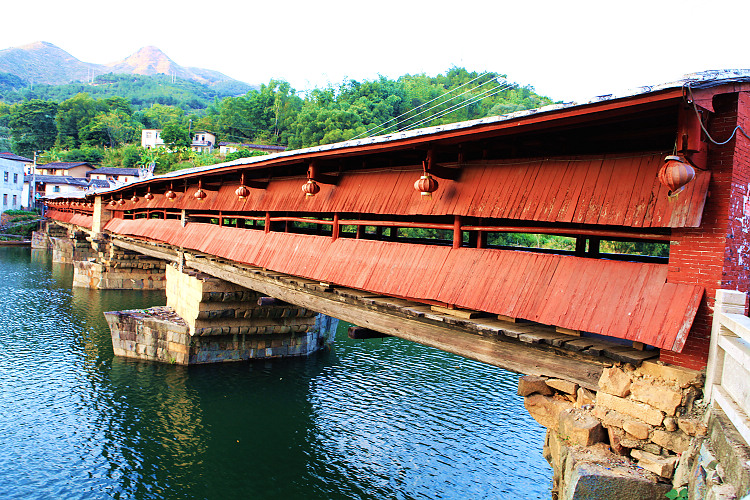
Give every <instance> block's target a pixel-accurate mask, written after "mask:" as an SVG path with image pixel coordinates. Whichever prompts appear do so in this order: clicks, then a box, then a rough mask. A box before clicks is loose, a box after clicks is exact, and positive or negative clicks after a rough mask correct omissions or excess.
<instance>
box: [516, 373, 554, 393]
mask: <svg viewBox="0 0 750 500" xmlns="http://www.w3.org/2000/svg"><path fill="white" fill-rule="evenodd" d="M534 393H536V394H542V395H543V396H551V395H552V394H553V391H552V389H550V388H549V386H548V385H547V383H546V379H545V378H543V377H537V376H535V375H524V376H523V377H521V378H519V379H518V395H519V396H522V397H526V396H529V395H531V394H534Z"/></svg>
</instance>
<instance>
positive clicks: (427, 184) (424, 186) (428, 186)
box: [414, 172, 438, 197]
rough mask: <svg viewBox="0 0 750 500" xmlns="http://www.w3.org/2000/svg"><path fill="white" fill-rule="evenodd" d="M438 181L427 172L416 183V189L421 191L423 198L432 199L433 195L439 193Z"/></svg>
mask: <svg viewBox="0 0 750 500" xmlns="http://www.w3.org/2000/svg"><path fill="white" fill-rule="evenodd" d="M437 188H438V181H437V180H435V178H434V177H433V176H431V175H430V174H428V173H427V172H425V173H424V174H422V177H420V178H419V179H417V180H416V182H415V183H414V189H416V190H417V191H419V192H420V193H421V194H422V196H429V197H432V193H434V192H435V191H437Z"/></svg>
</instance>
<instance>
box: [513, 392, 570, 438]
mask: <svg viewBox="0 0 750 500" xmlns="http://www.w3.org/2000/svg"><path fill="white" fill-rule="evenodd" d="M524 406H525V407H526V411H528V412H529V414H530V415H531V416H532V417H533V418H534V420H536V421H537V422H538V423H539V425H541V426H544V427H546V428H547V429H553V430H557V426H558V422H559V419H560V413H561V412H562V411H565V410H570V409H572V408H573V404H572V403H569V402H568V401H560V400H557V399H554V398H551V397H549V396H542V395H541V394H533V395H531V396H528V397H527V398H525V399H524Z"/></svg>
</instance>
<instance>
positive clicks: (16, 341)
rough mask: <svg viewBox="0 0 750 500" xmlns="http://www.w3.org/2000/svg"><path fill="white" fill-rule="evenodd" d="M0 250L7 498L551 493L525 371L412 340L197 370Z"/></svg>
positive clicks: (0, 395) (63, 283)
mask: <svg viewBox="0 0 750 500" xmlns="http://www.w3.org/2000/svg"><path fill="white" fill-rule="evenodd" d="M71 275H72V270H71V268H70V266H63V265H58V264H55V265H52V264H51V262H50V261H49V257H48V256H47V255H45V254H44V253H34V254H33V255H31V258H30V255H29V251H28V250H25V249H2V248H0V283H2V285H0V450H3V452H2V453H0V497H3V498H66V499H79V498H80V499H100V498H137V499H141V498H143V499H151V498H170V499H171V498H185V499H198V498H254V499H258V498H268V499H272V498H319V499H350V498H357V499H385V498H388V499H391V498H396V499H402V498H403V499H412V498H430V499H433V498H441V499H452V498H462V499H463V498H548V497H549V482H550V471H549V467H548V466H547V464H546V462H545V461H544V459H543V458H542V457H541V446H542V441H543V436H544V435H543V429H542V428H541V427H539V426H538V425H537V424H536V423H535V422H534V421H533V420H532V419H531V418H530V417H529V415H528V414H527V413H526V412H525V410H524V409H523V406H522V401H521V400H520V398H517V397H515V389H516V383H517V376H516V375H514V374H511V373H508V372H505V371H503V370H499V369H496V368H493V367H489V366H486V365H483V364H481V363H477V362H473V361H468V360H465V359H463V358H460V357H457V356H453V355H449V354H446V353H443V352H440V351H436V350H433V349H428V348H425V347H422V346H419V345H416V344H413V343H409V342H405V341H402V340H399V339H384V340H371V341H352V340H350V339H348V338H347V337H346V332H345V329H343V328H342V329H341V331H340V332H339V335H338V336H337V341H336V345H335V347H334V349H333V350H331V351H326V352H323V353H319V354H318V355H315V356H312V357H310V358H308V359H298V360H280V361H274V362H258V363H239V364H227V365H220V366H197V367H190V368H189V369H187V368H184V367H177V366H170V365H157V364H150V363H139V362H133V361H128V360H123V359H119V358H114V357H113V355H112V347H111V341H110V337H109V330H108V328H107V325H106V322H105V321H104V319H103V317H102V312H103V311H106V310H117V309H127V308H134V307H148V306H150V305H157V304H163V303H164V297H163V295H162V294H160V293H146V292H120V291H92V290H83V289H71V288H70V285H71V281H72V280H71Z"/></svg>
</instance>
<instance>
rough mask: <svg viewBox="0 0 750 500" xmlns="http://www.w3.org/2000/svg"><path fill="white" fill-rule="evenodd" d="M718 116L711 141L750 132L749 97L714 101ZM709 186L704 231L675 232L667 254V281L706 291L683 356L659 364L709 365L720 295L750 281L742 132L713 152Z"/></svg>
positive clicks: (747, 169) (748, 164)
mask: <svg viewBox="0 0 750 500" xmlns="http://www.w3.org/2000/svg"><path fill="white" fill-rule="evenodd" d="M714 109H715V111H716V114H715V115H714V117H713V119H712V120H711V122H710V125H709V132H710V133H711V136H712V137H713V138H714V139H715V140H717V141H724V140H726V138H727V137H729V135H730V134H731V133H732V131H733V130H734V128H735V126H737V125H741V126H742V127H743V128H744V129H745V130H747V131H748V132H750V95H748V93H746V92H742V93H740V94H739V95H738V94H727V95H722V96H719V97H717V98H716V99H715V100H714ZM708 167H709V169H710V170H711V183H710V185H709V194H708V199H707V201H706V208H705V210H704V213H703V220H702V224H701V227H700V228H696V229H682V230H674V231H673V233H672V234H673V238H672V244H671V246H670V254H669V275H668V278H667V279H668V281H670V282H674V283H692V284H698V285H702V286H704V287H705V288H706V293H705V295H704V297H703V302H702V303H701V306H700V307H699V309H698V313H697V314H696V317H695V322H694V323H693V327H692V329H691V330H690V334H689V335H688V338H687V342H686V343H685V347H684V349H683V350H682V352H681V353H675V352H671V351H665V350H663V351H662V353H661V360H662V361H665V362H667V363H672V364H676V365H680V366H685V367H688V368H695V369H701V368H703V367H704V366H705V365H706V362H707V360H708V345H709V341H710V338H711V320H712V313H713V307H714V297H715V295H716V290H717V289H719V288H727V289H731V290H740V291H743V292H746V291H748V289H749V285H750V277H749V276H748V269H749V268H750V266H749V264H750V255H749V254H748V246H749V244H750V237H749V236H748V228H749V227H750V206H749V207H748V211H749V215H748V216H745V215H744V205H745V197H747V196H748V195H749V194H750V193H748V183H750V140H748V138H747V137H745V136H744V135H742V133H740V132H738V134H737V136H736V137H735V138H734V139H733V140H732V141H729V142H728V143H727V144H726V145H723V146H717V145H714V144H711V145H710V147H709V156H708Z"/></svg>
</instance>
